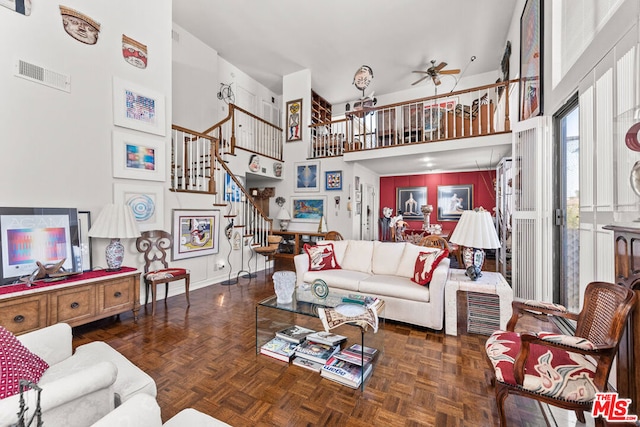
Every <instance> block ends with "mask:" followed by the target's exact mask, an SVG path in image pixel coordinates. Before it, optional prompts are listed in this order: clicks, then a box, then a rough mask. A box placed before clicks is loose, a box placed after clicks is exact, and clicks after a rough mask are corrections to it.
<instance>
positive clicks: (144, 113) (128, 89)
mask: <svg viewBox="0 0 640 427" xmlns="http://www.w3.org/2000/svg"><path fill="white" fill-rule="evenodd" d="M113 123H114V124H115V125H116V126H121V127H125V128H129V129H135V130H139V131H142V132H148V133H154V134H156V135H162V136H165V135H166V132H167V130H166V124H165V99H164V96H163V95H162V94H161V93H159V92H156V91H154V90H151V89H147V88H145V87H142V86H139V85H137V84H135V83H131V82H128V81H126V80H122V79H119V78H118V77H114V78H113Z"/></svg>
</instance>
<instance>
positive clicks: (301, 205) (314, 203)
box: [291, 196, 327, 222]
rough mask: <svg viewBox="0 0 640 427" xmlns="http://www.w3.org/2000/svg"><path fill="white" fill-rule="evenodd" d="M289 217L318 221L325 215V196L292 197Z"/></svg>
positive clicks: (302, 220)
mask: <svg viewBox="0 0 640 427" xmlns="http://www.w3.org/2000/svg"><path fill="white" fill-rule="evenodd" d="M291 205H292V211H293V212H292V214H291V219H293V220H294V221H299V222H318V221H320V218H322V217H323V216H324V217H325V218H326V217H327V198H326V197H325V196H319V197H292V198H291Z"/></svg>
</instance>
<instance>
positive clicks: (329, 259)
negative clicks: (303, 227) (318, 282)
mask: <svg viewBox="0 0 640 427" xmlns="http://www.w3.org/2000/svg"><path fill="white" fill-rule="evenodd" d="M304 251H305V252H306V253H307V255H309V270H311V271H320V270H334V269H339V268H340V266H339V265H338V261H336V253H335V251H334V250H333V243H326V244H322V245H316V246H311V245H309V244H307V243H305V244H304Z"/></svg>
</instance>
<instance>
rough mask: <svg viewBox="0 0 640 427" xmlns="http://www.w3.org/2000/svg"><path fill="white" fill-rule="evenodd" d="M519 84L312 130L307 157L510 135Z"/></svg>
mask: <svg viewBox="0 0 640 427" xmlns="http://www.w3.org/2000/svg"><path fill="white" fill-rule="evenodd" d="M516 83H517V80H511V81H508V82H500V83H495V84H491V85H486V86H480V87H475V88H472V89H466V90H460V91H457V92H451V93H447V94H443V95H437V96H430V97H426V98H420V99H415V100H411V101H406V102H400V103H396V104H390V105H385V106H380V107H373V108H363V109H359V110H354V111H349V112H347V113H346V114H345V118H344V119H339V120H334V121H331V122H326V123H319V124H314V125H311V126H310V127H311V135H312V137H311V146H310V149H309V157H311V158H317V157H333V156H341V155H343V154H344V153H345V152H348V151H359V150H370V149H377V148H383V147H393V146H398V145H404V144H413V143H426V142H434V141H445V140H453V139H459V138H469V137H475V136H484V135H494V134H498V133H503V132H510V131H511V126H510V119H509V96H510V93H511V91H512V88H513V86H514V85H515V84H516Z"/></svg>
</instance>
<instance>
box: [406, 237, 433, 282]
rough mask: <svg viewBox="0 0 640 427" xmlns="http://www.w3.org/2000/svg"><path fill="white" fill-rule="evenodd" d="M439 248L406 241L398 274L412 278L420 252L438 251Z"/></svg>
mask: <svg viewBox="0 0 640 427" xmlns="http://www.w3.org/2000/svg"><path fill="white" fill-rule="evenodd" d="M439 250H440V249H438V248H427V247H425V246H416V245H414V244H413V243H406V244H405V246H404V251H403V252H402V258H400V262H399V263H398V268H397V270H396V276H400V277H406V278H407V279H411V278H412V277H413V273H414V270H415V266H416V258H418V255H420V252H437V251H439Z"/></svg>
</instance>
